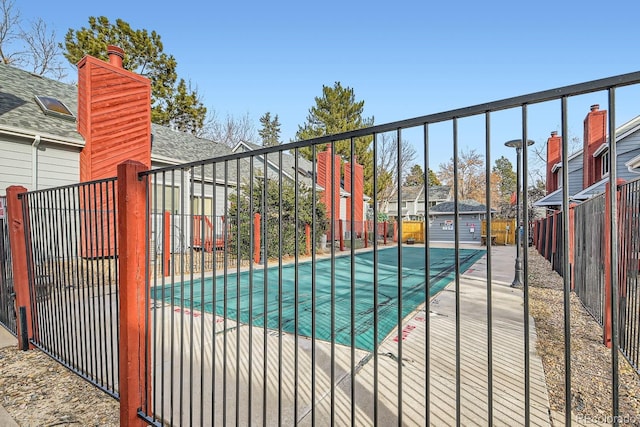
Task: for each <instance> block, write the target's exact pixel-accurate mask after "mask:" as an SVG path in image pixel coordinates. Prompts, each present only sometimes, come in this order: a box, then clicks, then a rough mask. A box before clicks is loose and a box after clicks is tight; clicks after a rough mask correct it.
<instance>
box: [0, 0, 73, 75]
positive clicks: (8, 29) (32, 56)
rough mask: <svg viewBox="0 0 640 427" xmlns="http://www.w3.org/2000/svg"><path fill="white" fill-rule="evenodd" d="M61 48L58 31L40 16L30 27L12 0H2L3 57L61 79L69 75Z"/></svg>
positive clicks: (0, 52)
mask: <svg viewBox="0 0 640 427" xmlns="http://www.w3.org/2000/svg"><path fill="white" fill-rule="evenodd" d="M61 59H62V50H61V48H60V45H59V44H58V43H57V42H56V33H55V31H54V30H51V31H49V30H48V29H47V24H46V23H45V22H44V20H42V19H41V18H39V19H37V20H36V21H35V22H33V23H32V24H31V26H30V27H29V28H27V29H25V27H24V26H23V23H22V20H21V18H20V11H19V10H18V9H16V8H15V2H14V1H13V0H0V60H1V61H2V63H4V64H7V65H13V66H16V67H19V68H22V69H26V70H29V71H31V72H33V73H35V74H39V75H48V76H50V77H52V78H55V79H58V80H62V79H64V78H65V77H66V76H67V73H66V71H65V68H64V66H63V65H62V61H61Z"/></svg>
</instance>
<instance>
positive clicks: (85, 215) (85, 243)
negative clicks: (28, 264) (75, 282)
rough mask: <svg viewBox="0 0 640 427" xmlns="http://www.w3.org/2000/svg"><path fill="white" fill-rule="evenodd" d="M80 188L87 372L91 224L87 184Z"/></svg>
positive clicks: (88, 361) (87, 366) (88, 368)
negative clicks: (88, 258)
mask: <svg viewBox="0 0 640 427" xmlns="http://www.w3.org/2000/svg"><path fill="white" fill-rule="evenodd" d="M81 189H82V203H81V209H82V219H83V224H84V228H83V229H82V230H81V233H82V236H81V239H82V248H83V251H82V252H81V255H80V256H81V257H82V259H81V260H80V262H81V264H82V266H83V268H82V270H83V271H82V273H83V283H82V298H81V304H82V306H83V308H84V313H83V332H84V336H83V343H84V348H85V354H86V364H85V373H89V372H91V366H92V363H93V356H92V353H91V333H90V331H89V330H88V329H89V324H90V319H91V310H90V307H89V286H90V285H91V282H90V279H89V275H90V274H91V273H90V269H89V264H88V262H87V255H88V254H89V253H90V252H91V245H90V239H89V238H88V236H87V233H89V230H91V225H90V223H89V215H90V212H91V209H90V206H89V208H88V204H89V203H90V202H89V200H90V192H89V191H88V186H87V185H82V186H81Z"/></svg>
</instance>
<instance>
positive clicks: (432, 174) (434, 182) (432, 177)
mask: <svg viewBox="0 0 640 427" xmlns="http://www.w3.org/2000/svg"><path fill="white" fill-rule="evenodd" d="M428 174H429V176H428V179H429V185H442V184H441V183H440V179H438V175H436V173H435V172H434V171H433V170H431V168H429V172H428Z"/></svg>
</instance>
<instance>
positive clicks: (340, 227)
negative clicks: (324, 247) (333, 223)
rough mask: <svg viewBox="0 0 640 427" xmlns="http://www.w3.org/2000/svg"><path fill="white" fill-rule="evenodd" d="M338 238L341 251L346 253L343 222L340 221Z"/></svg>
mask: <svg viewBox="0 0 640 427" xmlns="http://www.w3.org/2000/svg"><path fill="white" fill-rule="evenodd" d="M338 236H339V238H340V250H341V251H344V233H343V232H342V220H341V219H339V220H338Z"/></svg>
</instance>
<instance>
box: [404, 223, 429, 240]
mask: <svg viewBox="0 0 640 427" xmlns="http://www.w3.org/2000/svg"><path fill="white" fill-rule="evenodd" d="M424 236H425V235H424V221H402V241H403V242H407V241H408V240H410V239H412V240H413V242H414V243H424V241H425V237H424Z"/></svg>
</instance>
